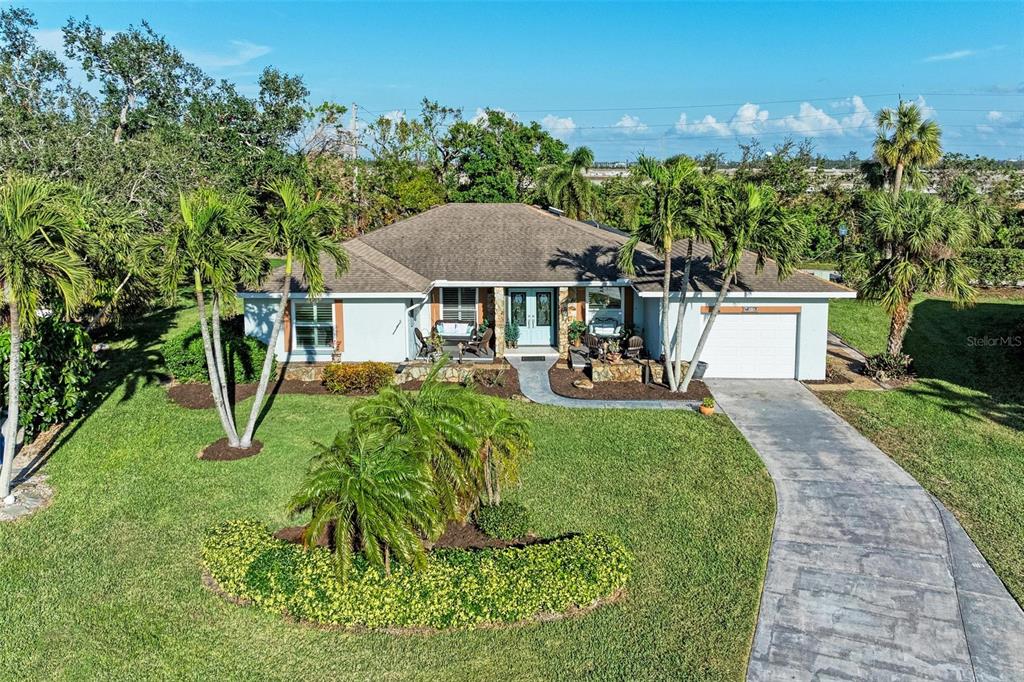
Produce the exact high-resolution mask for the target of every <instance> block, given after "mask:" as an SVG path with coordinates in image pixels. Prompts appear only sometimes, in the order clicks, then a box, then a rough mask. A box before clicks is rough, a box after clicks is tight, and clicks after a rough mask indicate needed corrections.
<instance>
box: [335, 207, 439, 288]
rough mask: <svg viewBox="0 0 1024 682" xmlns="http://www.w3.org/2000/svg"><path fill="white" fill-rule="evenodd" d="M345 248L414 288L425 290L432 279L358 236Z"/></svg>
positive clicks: (346, 243)
mask: <svg viewBox="0 0 1024 682" xmlns="http://www.w3.org/2000/svg"><path fill="white" fill-rule="evenodd" d="M421 215H422V214H421ZM396 224H397V223H396ZM353 247H355V248H353ZM345 248H346V249H347V250H348V251H349V252H350V253H352V254H354V255H355V256H357V257H359V258H362V259H363V260H364V261H366V263H368V264H369V265H370V266H372V267H373V268H375V269H377V270H379V271H381V272H382V273H384V274H385V275H388V276H390V277H392V278H393V279H396V280H398V281H400V282H404V283H405V284H408V285H410V286H412V287H414V288H416V289H419V290H425V289H426V288H427V286H428V285H429V284H430V283H431V281H432V280H431V279H430V278H429V277H427V276H426V275H424V274H422V273H419V272H416V271H415V270H413V269H412V268H408V267H406V266H405V265H402V264H401V263H399V262H398V261H396V260H395V259H394V258H392V257H391V256H389V255H387V254H386V253H383V252H382V251H378V250H377V249H375V248H373V247H372V246H370V245H369V244H367V243H366V242H364V241H362V240H361V239H360V238H359V237H355V238H353V239H350V240H349V241H347V242H345Z"/></svg>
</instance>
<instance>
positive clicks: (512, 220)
mask: <svg viewBox="0 0 1024 682" xmlns="http://www.w3.org/2000/svg"><path fill="white" fill-rule="evenodd" d="M625 240H626V235H625V234H624V233H622V232H620V231H618V230H614V229H609V228H604V227H596V226H594V225H591V224H589V223H583V222H580V221H577V220H570V219H568V218H565V217H561V216H556V215H554V214H552V213H550V212H548V211H544V210H541V209H538V208H535V207H532V206H527V205H525V204H446V205H444V206H438V207H437V208H432V209H430V210H429V211H425V212H424V213H420V214H419V215H416V216H413V217H412V218H408V219H406V220H402V221H399V222H397V223H394V224H393V225H389V226H387V227H384V228H381V229H379V230H376V231H374V232H370V233H368V234H365V235H362V236H360V237H357V238H355V239H352V240H349V241H347V242H345V248H346V249H347V250H348V252H349V259H350V261H351V266H350V268H349V271H348V272H347V273H345V274H344V275H342V276H340V277H339V276H338V275H337V274H336V272H335V271H334V268H333V264H330V263H325V264H324V272H325V276H326V282H327V290H328V291H329V292H334V293H350V292H351V293H367V292H373V293H387V292H410V291H426V290H427V289H428V288H429V286H430V283H431V282H432V281H438V280H445V281H449V282H508V283H513V282H524V283H525V282H566V283H570V282H582V281H615V280H618V279H630V280H631V281H632V282H633V284H634V286H635V287H636V288H637V289H638V290H639V291H660V290H661V272H662V265H661V258H660V257H659V256H658V255H657V253H656V252H655V250H654V249H653V248H652V247H650V246H648V245H642V246H641V247H640V249H639V250H638V252H637V258H636V262H635V266H636V271H637V272H636V275H635V276H634V277H626V276H625V275H624V274H623V273H622V272H621V271H620V270H619V268H618V266H617V265H616V258H617V255H618V250H619V247H620V246H621V245H622V244H623V242H625ZM684 257H685V244H678V245H676V247H675V248H673V258H674V260H675V263H674V265H675V268H676V271H677V272H679V273H681V272H682V269H683V258H684ZM694 257H695V258H696V259H697V260H696V262H695V263H694V265H693V270H692V281H693V283H694V288H695V289H696V290H697V291H714V290H717V288H718V284H719V281H720V278H719V277H718V275H717V273H716V272H715V270H714V268H712V267H711V252H710V249H709V248H708V247H707V246H706V245H703V244H695V245H694ZM777 272H778V270H777V268H776V266H775V264H774V263H772V262H769V263H768V264H767V266H766V267H765V269H764V270H763V271H762V272H761V273H756V272H755V268H754V256H753V255H751V254H748V255H747V256H746V257H745V258H744V259H743V265H742V266H741V268H740V272H739V274H738V282H737V285H736V286H735V288H737V289H739V290H746V291H772V292H793V293H828V292H842V291H846V289H845V288H844V287H840V286H838V285H835V284H832V283H830V282H825V281H823V280H821V279H818V278H817V277H814V276H812V275H809V274H806V273H801V272H798V273H794V274H793V275H792V276H790V277H789V278H787V279H786V280H785V281H783V282H779V281H778V279H777V276H776V275H777ZM297 274H298V275H299V276H297V277H296V279H295V281H293V285H297V283H298V282H299V281H301V273H297ZM281 277H282V271H280V270H278V271H276V272H275V273H273V275H272V277H271V278H270V281H269V282H267V283H266V284H265V285H264V286H263V287H260V288H259V289H257V291H276V290H278V289H279V288H280V284H281ZM677 285H678V282H673V288H675V287H676V286H677ZM293 290H298V291H301V290H302V288H301V287H299V286H295V288H294V289H293Z"/></svg>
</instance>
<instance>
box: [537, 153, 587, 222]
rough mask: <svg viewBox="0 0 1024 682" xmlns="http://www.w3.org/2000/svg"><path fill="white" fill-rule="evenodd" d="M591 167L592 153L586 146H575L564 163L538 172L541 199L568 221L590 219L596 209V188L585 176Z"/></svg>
mask: <svg viewBox="0 0 1024 682" xmlns="http://www.w3.org/2000/svg"><path fill="white" fill-rule="evenodd" d="M593 165H594V152H592V151H591V150H590V148H589V147H577V148H576V149H575V150H573V152H572V154H570V155H569V158H568V159H567V160H566V161H565V162H564V163H559V164H551V165H548V166H543V167H541V168H540V169H538V171H537V174H538V176H539V178H540V183H539V184H540V189H541V192H542V193H543V195H544V199H545V200H546V201H547V202H548V204H549V205H551V206H555V207H557V208H560V209H562V210H563V211H565V214H566V215H567V216H569V217H570V218H573V219H576V220H586V219H588V218H592V217H593V216H594V214H595V212H596V209H597V187H596V186H595V185H594V183H593V182H591V181H590V180H588V179H587V177H586V176H585V175H584V173H585V172H586V171H587V169H588V168H590V167H591V166H593Z"/></svg>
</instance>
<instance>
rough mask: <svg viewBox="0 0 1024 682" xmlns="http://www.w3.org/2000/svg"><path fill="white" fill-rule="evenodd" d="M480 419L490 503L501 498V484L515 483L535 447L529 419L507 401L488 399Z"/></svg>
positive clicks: (482, 458)
mask: <svg viewBox="0 0 1024 682" xmlns="http://www.w3.org/2000/svg"><path fill="white" fill-rule="evenodd" d="M481 407H482V411H483V414H482V415H481V417H482V418H481V419H480V426H481V431H480V434H479V435H480V459H481V465H482V467H483V478H484V480H483V489H484V493H485V494H486V496H487V504H498V503H500V502H501V486H502V484H505V485H514V484H515V483H517V482H518V481H519V475H520V473H521V470H522V466H523V464H524V463H525V461H526V459H527V458H528V457H529V456H530V454H531V453H532V451H533V440H532V439H531V438H530V428H529V426H530V425H529V422H527V421H526V420H525V419H520V418H519V417H516V416H515V415H514V414H512V411H511V410H510V409H509V408H508V405H506V404H505V403H503V402H499V401H497V400H485V401H484V402H483V403H482V406H481Z"/></svg>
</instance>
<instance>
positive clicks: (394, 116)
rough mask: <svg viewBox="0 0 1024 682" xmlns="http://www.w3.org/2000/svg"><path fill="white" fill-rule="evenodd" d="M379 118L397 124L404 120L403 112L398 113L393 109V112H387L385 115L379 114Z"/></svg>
mask: <svg viewBox="0 0 1024 682" xmlns="http://www.w3.org/2000/svg"><path fill="white" fill-rule="evenodd" d="M380 117H381V118H386V119H390V120H391V122H392V123H398V122H399V121H401V120H402V119H404V118H405V112H404V111H399V110H398V109H395V110H393V111H389V112H387V113H385V114H381V116H380Z"/></svg>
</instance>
